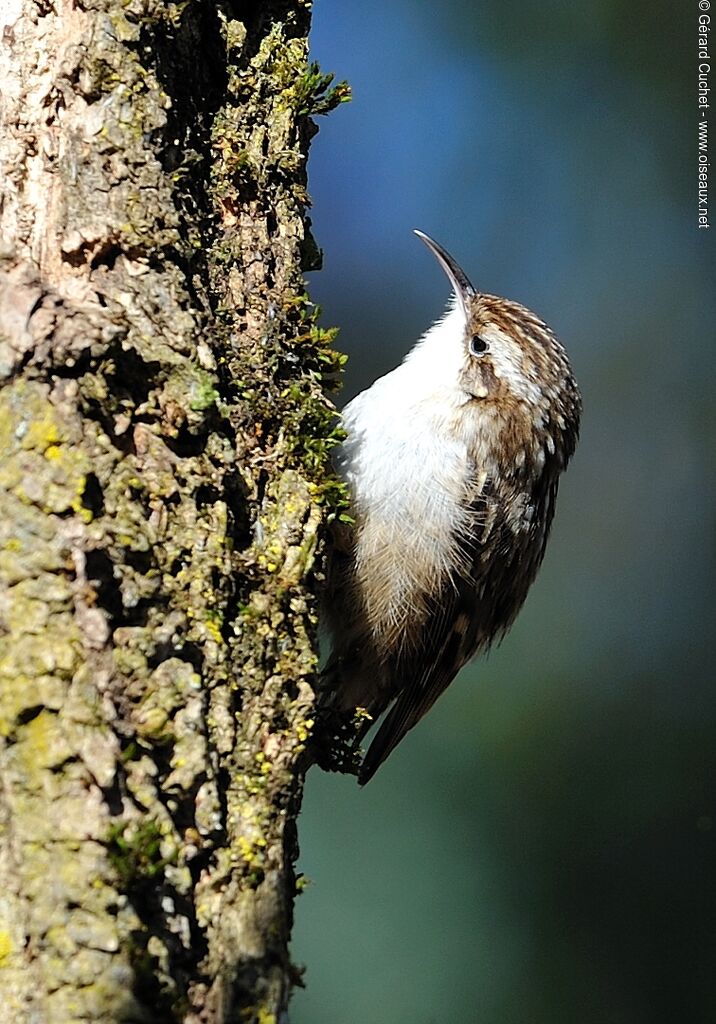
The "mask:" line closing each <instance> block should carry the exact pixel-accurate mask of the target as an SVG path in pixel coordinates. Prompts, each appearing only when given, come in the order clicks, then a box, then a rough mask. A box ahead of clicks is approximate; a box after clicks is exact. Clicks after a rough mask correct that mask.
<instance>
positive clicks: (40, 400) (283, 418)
mask: <svg viewBox="0 0 716 1024" xmlns="http://www.w3.org/2000/svg"><path fill="white" fill-rule="evenodd" d="M309 8H310V4H309V3H301V2H298V0H297V2H294V3H288V2H276V3H270V2H269V3H263V4H252V3H236V4H232V3H229V2H226V3H214V2H212V0H193V2H184V3H181V2H180V3H163V2H160V0H122V2H121V3H120V2H118V0H74V2H73V0H34V2H33V0H3V3H2V6H1V7H0V14H1V17H0V21H1V22H2V24H1V26H0V29H1V31H2V41H3V45H2V47H1V48H0V81H2V83H3V84H2V100H1V103H0V140H1V141H0V180H2V182H3V186H4V188H3V191H4V198H3V202H2V207H1V209H0V237H1V238H2V249H1V251H0V382H1V383H2V388H1V389H0V501H1V503H2V517H1V520H0V644H1V645H2V650H1V652H0V740H1V741H2V747H1V748H0V759H1V761H0V1005H1V1006H2V1007H3V1013H4V1014H6V1018H3V1019H7V1020H12V1021H13V1022H14V1024H30V1022H33V1024H68V1022H71V1021H93V1022H104V1021H112V1022H115V1021H151V1022H165V1021H166V1022H169V1021H180V1020H181V1021H187V1022H199V1021H201V1022H220V1021H222V1022H223V1021H227V1022H228V1021H242V1022H251V1021H256V1022H260V1024H270V1022H274V1021H277V1020H278V1019H279V1018H280V1016H281V1014H282V1012H283V1011H284V1010H285V1007H286V1004H287V999H288V994H289V990H290V985H291V981H292V968H291V966H290V962H289V960H288V955H287V942H288V938H289V932H290V927H291V916H292V901H293V895H294V891H295V880H294V877H293V871H292V862H293V859H294V857H295V853H296V847H295V817H296V814H297V811H298V806H299V803H300V795H301V786H302V774H301V766H302V763H303V758H304V750H305V746H306V743H307V740H308V737H309V735H310V732H311V727H312V723H313V715H314V690H313V685H312V684H313V682H314V678H315V670H316V653H315V636H314V625H315V601H314V589H315V588H314V585H313V576H312V573H313V570H314V563H315V559H316V550H317V545H319V546H320V539H321V535H322V526H323V524H324V522H325V520H326V518H327V516H328V514H329V512H330V507H331V504H332V503H333V502H334V501H335V499H336V495H337V492H336V491H335V490H334V489H333V484H331V483H330V482H329V484H327V485H326V484H325V483H323V481H324V480H325V479H326V468H327V453H328V451H329V449H330V447H331V445H332V443H333V442H334V441H335V435H334V434H333V422H334V421H333V414H332V410H331V407H330V404H329V403H328V402H327V401H326V399H325V398H324V395H323V389H324V387H325V384H326V378H327V377H330V376H332V375H333V374H335V371H336V369H337V357H336V356H335V354H334V353H333V352H332V350H331V348H330V340H331V339H330V332H324V331H321V330H320V329H319V328H318V327H317V326H316V323H315V310H314V309H313V307H312V306H311V305H310V303H309V302H308V300H307V297H306V296H305V294H304V285H303V282H302V277H301V269H302V268H303V269H305V268H306V266H307V265H308V263H309V262H310V260H311V258H312V256H311V254H312V253H315V247H314V246H313V245H312V242H311V240H310V236H309V238H308V240H307V239H306V229H305V217H304V212H305V208H306V205H307V195H306V190H305V185H306V174H305V166H306V156H307V150H308V144H309V139H310V136H311V134H312V131H313V126H312V123H311V121H310V119H309V114H310V113H311V112H324V111H325V110H327V109H329V108H330V106H332V105H334V104H335V103H336V102H338V101H339V100H340V99H341V98H342V93H341V91H340V88H339V90H338V91H337V92H333V93H328V92H327V86H328V82H327V81H326V79H325V78H324V77H323V76H321V75H320V74H319V73H318V71H317V69H315V68H314V67H311V66H309V65H308V64H307V33H308V27H309V17H310V13H309Z"/></svg>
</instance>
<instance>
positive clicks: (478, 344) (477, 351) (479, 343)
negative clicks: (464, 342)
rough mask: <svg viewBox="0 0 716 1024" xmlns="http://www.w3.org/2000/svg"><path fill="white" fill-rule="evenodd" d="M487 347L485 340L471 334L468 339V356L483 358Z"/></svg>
mask: <svg viewBox="0 0 716 1024" xmlns="http://www.w3.org/2000/svg"><path fill="white" fill-rule="evenodd" d="M489 347H490V346H489V345H488V344H487V342H486V341H485V339H484V338H481V337H480V335H479V334H473V336H472V337H471V338H470V354H471V355H473V356H483V355H484V354H485V352H487V350H488V349H489Z"/></svg>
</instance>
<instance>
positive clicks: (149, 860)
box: [106, 818, 177, 892]
mask: <svg viewBox="0 0 716 1024" xmlns="http://www.w3.org/2000/svg"><path fill="white" fill-rule="evenodd" d="M162 842H163V833H162V830H161V829H160V827H159V825H158V824H157V823H156V822H155V821H153V820H152V819H151V818H145V819H144V820H143V821H141V822H138V823H130V824H127V823H126V822H118V823H117V824H115V825H112V826H111V828H110V830H109V834H108V836H107V840H106V844H107V851H108V855H109V859H110V862H111V864H112V867H113V868H114V870H115V872H116V874H117V877H118V879H119V883H120V886H121V888H122V889H123V890H124V891H125V892H127V891H130V890H132V889H135V888H137V887H138V886H141V885H142V884H144V883H147V882H152V881H156V879H157V878H160V877H162V876H163V875H164V870H165V868H166V867H167V866H168V865H169V864H174V863H176V858H177V853H176V851H174V852H173V853H172V854H171V855H170V856H163V855H162Z"/></svg>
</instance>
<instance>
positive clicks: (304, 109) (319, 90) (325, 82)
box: [288, 62, 351, 114]
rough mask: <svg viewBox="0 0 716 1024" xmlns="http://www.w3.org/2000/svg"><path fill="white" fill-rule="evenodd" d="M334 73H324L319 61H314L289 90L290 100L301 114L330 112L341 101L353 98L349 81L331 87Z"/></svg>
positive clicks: (346, 101)
mask: <svg viewBox="0 0 716 1024" xmlns="http://www.w3.org/2000/svg"><path fill="white" fill-rule="evenodd" d="M334 77H335V76H334V75H332V74H327V75H326V74H323V72H322V71H321V69H320V66H319V65H318V64H317V63H315V62H314V63H312V64H310V65H309V66H308V68H307V70H306V71H305V72H304V73H303V74H302V75H301V76H300V77H299V78H298V79H297V80H296V81H295V82H294V84H293V85H292V86H291V87H290V90H288V92H289V95H290V101H291V103H292V104H293V105H294V106H295V108H296V111H297V113H299V114H328V113H330V111H331V110H335V108H336V107H337V106H339V105H340V104H341V103H348V102H349V101H350V99H351V87H350V85H349V84H348V82H338V83H337V84H336V85H334V86H333V87H332V88H331V84H332V82H333V79H334Z"/></svg>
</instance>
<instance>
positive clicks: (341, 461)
mask: <svg viewBox="0 0 716 1024" xmlns="http://www.w3.org/2000/svg"><path fill="white" fill-rule="evenodd" d="M416 234H417V235H418V236H419V238H421V239H422V241H423V242H424V243H425V244H426V245H427V247H428V248H429V249H430V251H431V252H432V253H433V255H434V256H435V257H436V259H437V260H438V262H439V263H440V265H441V266H442V268H443V270H444V271H445V273H446V274H447V276H448V278H449V280H450V283H451V285H452V289H453V293H454V297H453V301H452V302H451V304H450V306H449V307H448V310H447V312H446V313H445V315H444V316H443V317H442V319H441V320H439V321H438V322H437V323H435V324H434V325H433V326H432V327H431V328H430V329H429V330H428V331H427V333H426V334H424V335H423V337H422V338H421V339H420V340H419V341H418V342H417V344H416V345H415V346H414V347H413V349H412V350H411V351H410V352H409V353H408V355H407V356H406V357H405V359H404V360H403V362H402V364H401V365H400V366H398V367H397V369H395V370H393V371H391V372H390V373H388V374H386V375H385V376H384V377H381V378H380V379H379V380H377V381H376V382H375V383H374V384H373V385H372V386H371V387H369V388H367V390H365V391H363V392H361V394H359V395H358V396H357V397H356V398H354V399H353V400H352V401H351V402H350V403H349V404H348V405H347V406H346V408H345V410H344V413H343V425H344V427H345V431H346V439H345V441H344V443H343V445H342V446H341V448H340V450H339V454H338V469H339V472H340V474H341V475H342V476H343V478H344V479H345V481H346V483H347V485H348V488H349V491H350V496H351V503H352V509H351V517H352V520H353V523H352V525H351V526H348V527H346V528H345V529H344V530H338V531H337V533H336V538H335V543H334V544H333V547H332V551H331V553H330V556H329V563H328V573H327V586H326V600H325V616H326V619H327V620H328V625H329V629H330V631H331V634H332V639H333V648H332V653H331V656H330V659H329V661H328V664H327V666H326V668H325V671H324V686H325V688H326V692H327V694H328V698H327V699H328V702H329V704H330V705H331V706H332V707H333V708H334V709H336V710H337V711H338V712H339V713H343V714H346V715H347V714H350V713H353V714H355V713H356V710H357V714H358V720H359V721H361V720H362V721H363V722H364V729H365V728H368V727H370V726H371V725H372V723H373V722H374V721H375V720H376V719H377V718H379V717H380V716H381V715H382V714H384V712H387V713H386V714H385V717H384V719H383V721H382V722H381V724H380V726H379V728H378V731H377V733H376V735H375V738H374V739H373V741H372V743H371V745H370V747H369V749H368V752H367V754H366V755H365V757H364V759H363V761H362V764H361V766H360V769H359V774H358V779H359V782H360V783H365V782H367V781H368V780H369V779H370V778H371V777H372V776H373V774H374V773H375V771H376V769H377V768H378V767H379V766H380V765H381V764H382V762H383V761H384V760H385V759H386V757H388V755H389V754H390V753H391V751H392V750H394V749H395V747H396V745H397V744H398V743H399V742H400V741H401V739H402V738H403V737H404V736H405V734H406V733H407V732H408V731H409V730H410V729H412V727H413V726H414V725H415V724H416V723H417V722H418V721H419V720H420V719H421V718H422V717H423V715H424V714H425V713H426V711H428V709H429V708H430V707H431V706H432V705H433V704H434V703H435V701H436V700H437V698H438V697H439V696H440V694H441V693H442V692H443V691H444V690H445V689H446V687H447V686H448V685H449V683H450V682H451V681H452V680H453V679H454V678H455V676H456V675H457V673H458V671H459V670H460V669H461V668H462V666H463V665H465V664H466V663H467V662H468V661H470V659H471V658H473V657H474V656H475V655H476V654H479V653H480V652H481V651H484V650H486V649H487V648H488V647H489V646H490V644H492V643H493V642H494V641H495V640H498V639H500V638H501V637H502V636H504V634H505V632H506V631H507V630H508V629H509V627H510V626H511V624H512V623H513V622H514V620H515V617H516V615H517V613H518V612H519V610H520V608H521V606H522V604H523V602H524V600H525V598H526V596H527V592H528V590H529V588H530V585H531V583H532V581H533V580H534V578H535V576H536V574H537V571H538V569H539V567H540V564H541V562H542V558H543V556H544V552H545V546H546V544H547V538H548V536H549V531H550V526H551V524H552V519H553V516H554V509H555V500H556V497H557V487H558V483H559V477H560V474H561V473H562V472H563V470H564V469H565V468H566V466H567V463H568V462H569V460H570V458H571V456H572V454H573V453H574V449H575V445H576V443H577V436H578V432H579V420H580V414H581V398H580V394H579V389H578V387H577V383H576V381H575V379H574V375H573V373H572V369H571V367H570V364H569V360H568V358H567V354H566V352H565V350H564V348H563V347H562V345H561V344H560V342H559V341H558V340H557V338H556V337H555V336H554V334H553V333H552V331H551V330H550V328H549V327H548V326H547V325H546V324H545V323H544V322H543V321H542V320H541V319H540V318H539V317H538V316H536V315H535V314H534V313H532V312H530V310H528V309H526V308H525V307H524V306H521V305H520V304H519V303H517V302H512V301H510V300H508V299H502V298H498V297H497V296H494V295H486V294H484V293H482V292H479V291H478V290H477V289H476V288H474V287H473V285H472V284H471V283H470V281H469V279H468V277H467V276H466V274H465V273H464V272H463V270H462V269H461V268H460V267H459V266H458V264H457V263H456V262H455V260H454V259H453V258H452V256H450V254H449V253H448V252H446V251H445V249H443V248H442V246H440V245H438V243H437V242H435V241H434V240H433V239H431V238H429V237H428V236H427V235H425V234H424V233H423V232H421V231H416Z"/></svg>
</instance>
